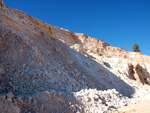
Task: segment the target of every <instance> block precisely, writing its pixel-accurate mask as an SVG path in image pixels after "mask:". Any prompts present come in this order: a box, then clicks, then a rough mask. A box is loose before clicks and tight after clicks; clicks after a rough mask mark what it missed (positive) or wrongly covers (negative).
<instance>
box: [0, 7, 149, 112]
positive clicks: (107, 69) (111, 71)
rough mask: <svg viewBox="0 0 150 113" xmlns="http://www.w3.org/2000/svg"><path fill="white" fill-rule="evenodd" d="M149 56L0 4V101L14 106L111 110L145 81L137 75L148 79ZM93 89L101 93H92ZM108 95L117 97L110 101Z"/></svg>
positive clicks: (44, 109) (29, 109)
mask: <svg viewBox="0 0 150 113" xmlns="http://www.w3.org/2000/svg"><path fill="white" fill-rule="evenodd" d="M149 61H150V58H149V57H147V56H144V55H141V54H140V53H132V52H128V51H125V50H122V49H119V48H116V47H112V46H110V45H108V44H106V43H104V42H103V41H101V40H97V39H95V38H92V37H88V36H85V35H83V34H78V33H73V32H70V31H68V30H64V29H60V28H58V27H52V26H50V25H48V24H45V23H44V22H42V21H40V20H38V19H35V18H33V17H31V16H29V15H27V14H25V13H23V12H21V11H18V10H15V9H12V8H9V7H7V6H4V5H3V4H2V5H1V7H0V82H1V83H0V93H1V98H0V103H2V102H3V103H4V105H5V106H8V105H11V106H12V109H13V110H14V112H45V113H47V112H49V111H51V112H77V111H79V112H88V111H92V107H93V106H94V108H95V109H94V110H95V111H96V110H97V111H98V110H99V109H100V107H102V108H105V109H102V111H107V110H108V109H110V108H114V107H115V108H117V107H120V106H122V105H126V104H128V103H130V102H129V101H128V99H127V97H126V98H125V97H124V96H128V97H131V96H132V95H133V94H134V93H136V90H137V88H139V89H140V88H143V87H144V86H143V85H142V84H139V83H138V82H136V81H134V80H138V81H139V82H141V83H143V84H150V81H149V78H150V76H149V72H148V71H147V70H148V69H149V67H148V65H149ZM143 74H144V77H143V76H142V75H143ZM131 79H133V80H131ZM108 89H109V90H108ZM104 90H108V91H105V93H103V92H101V91H104ZM84 94H86V95H85V98H84ZM94 94H95V95H97V96H98V97H97V98H95V96H94V97H90V95H94ZM111 94H113V95H114V96H112V97H111ZM102 95H104V97H103V96H102ZM105 95H108V96H107V99H105ZM122 95H123V96H122ZM82 98H83V99H82ZM114 98H115V99H114ZM109 99H110V100H111V99H114V100H116V99H118V100H117V101H116V103H115V102H114V103H113V104H110V103H109V101H110V100H109ZM93 100H94V101H93ZM125 100H126V101H125ZM111 101H112V100H111ZM90 102H91V103H92V102H96V105H98V106H97V107H96V106H95V105H90V104H89V105H87V103H90ZM47 103H48V105H47ZM121 103H122V104H121ZM109 104H110V106H109ZM56 105H57V106H56ZM107 106H109V107H107ZM25 108H26V109H25ZM85 108H86V109H85ZM0 109H1V111H2V110H5V111H7V109H6V108H0ZM13 110H11V111H13ZM8 112H9V111H8Z"/></svg>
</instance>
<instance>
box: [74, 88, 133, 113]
mask: <svg viewBox="0 0 150 113" xmlns="http://www.w3.org/2000/svg"><path fill="white" fill-rule="evenodd" d="M74 96H75V97H76V98H77V100H78V101H80V102H81V103H82V105H83V107H84V112H92V113H97V112H99V113H101V112H107V111H109V110H113V109H118V108H120V107H122V106H127V105H128V104H134V102H133V101H132V100H131V99H130V98H128V97H124V96H122V95H121V94H120V93H119V92H117V91H116V90H115V89H109V90H105V91H100V90H96V89H84V90H81V91H80V92H77V93H74Z"/></svg>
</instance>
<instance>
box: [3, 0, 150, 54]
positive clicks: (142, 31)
mask: <svg viewBox="0 0 150 113" xmlns="http://www.w3.org/2000/svg"><path fill="white" fill-rule="evenodd" d="M4 3H5V5H7V6H9V7H12V8H15V9H19V10H21V11H23V12H26V13H27V14H29V15H31V16H33V17H35V18H38V19H40V20H42V21H44V22H46V23H48V24H50V25H52V26H58V27H61V28H65V29H68V30H70V31H72V32H77V33H84V34H86V35H89V36H92V37H95V38H98V39H101V40H103V41H104V42H107V43H108V44H110V45H112V46H116V47H120V48H124V49H127V50H129V51H132V46H133V44H134V43H137V44H138V45H139V47H140V50H141V52H142V53H143V54H145V55H150V0H4Z"/></svg>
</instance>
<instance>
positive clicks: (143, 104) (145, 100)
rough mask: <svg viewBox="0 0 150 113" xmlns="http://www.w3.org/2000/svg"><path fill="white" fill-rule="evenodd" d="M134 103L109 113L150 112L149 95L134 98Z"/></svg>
mask: <svg viewBox="0 0 150 113" xmlns="http://www.w3.org/2000/svg"><path fill="white" fill-rule="evenodd" d="M135 102H136V104H133V105H129V106H125V107H122V108H120V109H118V110H117V111H113V112H111V113H150V95H148V96H145V97H140V98H138V99H136V100H135Z"/></svg>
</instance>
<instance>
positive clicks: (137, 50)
mask: <svg viewBox="0 0 150 113" xmlns="http://www.w3.org/2000/svg"><path fill="white" fill-rule="evenodd" d="M132 49H133V51H134V52H140V50H139V45H138V44H136V43H135V44H134V45H133V47H132Z"/></svg>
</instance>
